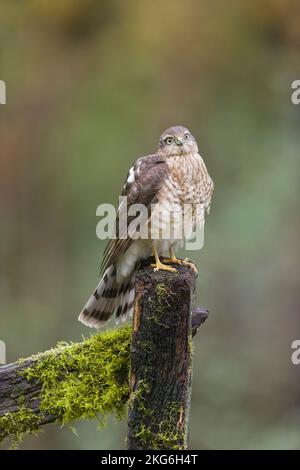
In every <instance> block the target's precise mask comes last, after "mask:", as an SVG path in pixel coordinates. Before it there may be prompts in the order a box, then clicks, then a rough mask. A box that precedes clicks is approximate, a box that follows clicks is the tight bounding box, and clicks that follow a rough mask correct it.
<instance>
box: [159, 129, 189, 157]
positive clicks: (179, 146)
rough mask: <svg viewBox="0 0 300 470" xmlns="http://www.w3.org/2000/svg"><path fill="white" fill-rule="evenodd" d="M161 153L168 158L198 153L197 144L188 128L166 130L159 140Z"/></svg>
mask: <svg viewBox="0 0 300 470" xmlns="http://www.w3.org/2000/svg"><path fill="white" fill-rule="evenodd" d="M159 151H160V153H162V154H163V155H164V156H166V157H172V156H176V155H185V154H188V153H197V152H198V146H197V142H196V140H195V139H194V137H193V136H192V134H191V133H190V131H189V130H188V129H187V128H186V127H182V126H174V127H169V129H166V130H165V131H164V132H163V133H162V135H161V136H160V139H159Z"/></svg>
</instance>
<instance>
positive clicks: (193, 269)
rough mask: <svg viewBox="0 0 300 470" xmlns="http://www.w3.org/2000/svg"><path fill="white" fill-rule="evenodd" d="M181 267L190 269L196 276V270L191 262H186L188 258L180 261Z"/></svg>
mask: <svg viewBox="0 0 300 470" xmlns="http://www.w3.org/2000/svg"><path fill="white" fill-rule="evenodd" d="M182 264H183V266H186V267H188V268H190V269H191V270H192V271H194V273H195V274H198V269H197V268H196V266H195V264H194V263H192V262H191V261H189V260H188V258H185V259H184V260H183V261H182Z"/></svg>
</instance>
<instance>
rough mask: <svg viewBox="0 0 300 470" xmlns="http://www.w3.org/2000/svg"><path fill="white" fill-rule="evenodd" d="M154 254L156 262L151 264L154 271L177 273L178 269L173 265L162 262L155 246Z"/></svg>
mask: <svg viewBox="0 0 300 470" xmlns="http://www.w3.org/2000/svg"><path fill="white" fill-rule="evenodd" d="M152 250H153V256H154V257H155V264H151V267H152V268H154V271H160V270H162V271H170V272H172V273H176V269H175V268H172V266H167V265H166V264H163V263H161V261H160V259H159V256H158V253H157V249H156V248H155V247H154V246H153V248H152Z"/></svg>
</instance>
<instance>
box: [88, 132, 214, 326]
mask: <svg viewBox="0 0 300 470" xmlns="http://www.w3.org/2000/svg"><path fill="white" fill-rule="evenodd" d="M213 189H214V184H213V181H212V179H211V177H210V176H209V174H208V171H207V169H206V166H205V163H204V161H203V159H202V157H201V156H200V155H199V152H198V146H197V142H196V140H195V139H194V137H193V136H192V134H191V133H190V131H189V130H188V129H187V128H185V127H182V126H174V127H170V128H169V129H167V130H165V131H164V132H163V133H162V135H161V137H160V140H159V147H158V149H157V151H156V153H154V154H152V155H147V156H145V157H141V158H139V159H138V160H137V161H136V163H135V164H134V166H133V167H132V168H131V169H130V170H129V172H128V175H127V180H126V182H125V185H124V188H123V193H122V196H126V197H127V207H126V206H125V205H124V204H123V203H122V202H121V203H120V206H119V209H118V214H117V221H116V225H118V224H117V222H118V220H120V218H121V216H124V214H123V212H124V211H125V210H126V211H127V214H125V215H126V216H127V215H128V211H129V209H130V207H131V206H132V205H133V204H143V205H144V206H146V208H147V217H146V221H145V222H144V223H145V224H146V226H147V230H149V232H148V233H149V234H150V235H149V237H147V238H137V237H135V236H134V235H135V234H134V233H132V232H133V231H132V230H131V233H130V230H129V232H128V236H127V237H125V236H124V234H123V233H120V231H119V232H117V236H116V238H114V239H111V240H110V241H109V243H108V245H107V247H106V249H105V252H104V256H103V261H102V265H101V271H100V276H101V279H100V282H99V284H98V286H97V287H96V289H95V291H94V292H93V294H92V295H91V297H90V298H89V300H88V301H87V303H86V305H85V306H84V308H83V310H82V311H81V313H80V315H79V320H80V321H81V322H82V323H84V324H85V325H87V326H90V327H94V328H99V327H101V326H102V325H103V324H105V323H106V321H107V320H108V319H109V318H111V317H112V315H113V314H115V315H116V321H117V322H119V321H120V320H121V321H124V320H125V319H126V317H127V315H128V314H132V313H133V307H134V296H135V290H134V289H135V287H134V286H135V272H136V270H137V268H138V266H139V264H140V263H141V261H142V260H143V259H146V258H148V257H149V256H151V255H153V256H154V259H155V264H154V265H153V268H154V270H167V271H176V269H175V268H174V267H173V266H170V265H169V264H168V263H172V264H175V265H176V264H187V265H189V266H191V267H193V266H194V265H192V264H191V263H189V262H188V261H186V260H184V261H183V260H179V259H177V258H176V256H175V254H174V251H175V250H176V248H177V247H178V245H179V243H180V242H182V240H180V239H179V238H180V237H178V238H176V237H174V236H172V233H173V232H170V233H171V235H170V236H169V237H167V238H166V237H163V234H164V233H165V232H163V229H164V228H165V227H164V225H165V224H167V223H168V224H169V225H170V226H171V228H173V229H174V227H175V226H176V227H177V228H178V224H179V223H180V222H179V221H180V218H179V217H178V216H179V215H181V213H182V212H183V211H184V208H185V207H192V210H190V211H188V214H189V215H188V217H189V218H190V219H191V224H192V227H195V226H197V225H201V224H203V223H204V216H205V212H208V211H209V208H210V203H211V197H212V193H213ZM197 207H200V208H201V209H202V210H200V211H199V210H195V208H197ZM127 220H128V222H127V224H128V226H129V224H130V222H131V218H130V217H127ZM181 220H182V219H181ZM167 221H168V222H167ZM153 229H154V230H153ZM155 229H156V230H155ZM153 233H155V234H156V235H155V236H153V235H152V234H153ZM151 235H152V236H151ZM188 236H189V235H188V234H187V235H186V234H183V238H185V239H186V238H188ZM165 256H168V259H164V257H165Z"/></svg>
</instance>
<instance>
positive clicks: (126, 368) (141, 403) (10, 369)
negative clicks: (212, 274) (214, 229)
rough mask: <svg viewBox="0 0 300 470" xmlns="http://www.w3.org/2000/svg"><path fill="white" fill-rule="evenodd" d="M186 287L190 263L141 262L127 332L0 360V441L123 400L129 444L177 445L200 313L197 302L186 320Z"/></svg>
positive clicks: (118, 407)
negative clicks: (158, 266) (159, 266)
mask: <svg viewBox="0 0 300 470" xmlns="http://www.w3.org/2000/svg"><path fill="white" fill-rule="evenodd" d="M193 295H194V274H193V272H192V271H191V270H188V269H186V268H182V267H180V268H179V269H178V273H176V274H174V273H167V272H158V273H154V272H153V269H151V268H150V267H149V266H143V267H141V269H140V270H139V272H138V274H137V283H136V311H135V315H134V323H133V332H132V327H131V326H130V325H127V326H124V327H121V328H116V329H113V330H109V331H106V332H99V333H96V334H95V335H93V336H91V337H90V338H89V339H86V340H85V341H83V342H81V343H74V344H66V343H64V344H59V345H58V346H57V347H56V348H54V349H51V350H50V351H47V352H45V353H41V354H37V355H35V356H32V357H30V358H27V359H24V360H20V361H18V362H16V363H14V364H9V365H6V366H2V367H0V441H1V440H3V439H4V438H6V437H9V436H10V437H13V439H17V440H19V439H20V438H21V436H22V435H23V434H24V433H25V434H26V433H35V432H36V431H37V430H38V429H39V428H40V427H41V426H43V425H45V424H47V423H51V422H53V421H57V422H59V423H69V422H72V421H75V420H78V419H90V418H98V419H100V420H101V421H102V422H103V420H104V419H105V417H106V416H108V415H110V414H114V415H115V416H117V417H123V416H124V415H125V413H126V412H127V403H129V434H128V446H129V448H130V449H137V448H153V449H155V448H165V449H167V448H169V449H174V448H185V447H186V446H187V434H188V410H189V401H190V384H191V370H192V368H191V341H190V332H191V323H192V330H193V334H195V333H196V331H197V329H198V327H199V326H200V325H201V324H202V323H203V321H205V319H206V318H207V310H206V309H201V308H197V309H195V310H194V311H193V316H192V322H191V315H190V312H191V308H192V304H193ZM131 342H132V345H131ZM130 360H131V363H132V365H131V372H130ZM129 376H130V384H129V383H128V377H129ZM130 392H131V396H130ZM128 399H129V402H128ZM150 434H151V435H150ZM150 444H151V446H152V447H149V445H150Z"/></svg>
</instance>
